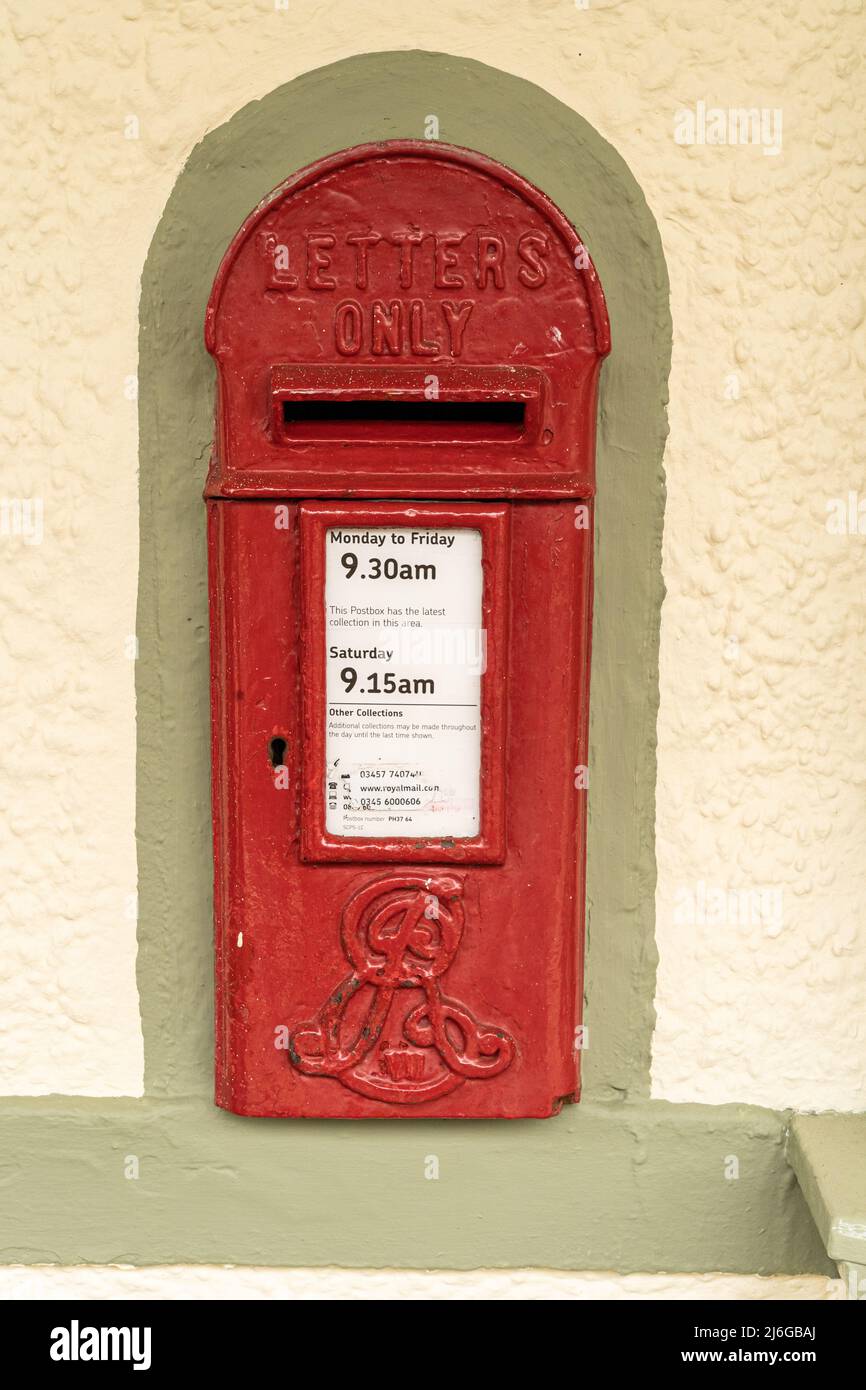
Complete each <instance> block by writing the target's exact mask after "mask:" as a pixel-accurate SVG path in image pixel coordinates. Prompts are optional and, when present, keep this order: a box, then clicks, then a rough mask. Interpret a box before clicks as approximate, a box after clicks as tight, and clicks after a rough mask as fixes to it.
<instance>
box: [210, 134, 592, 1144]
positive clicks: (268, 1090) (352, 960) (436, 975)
mask: <svg viewBox="0 0 866 1390" xmlns="http://www.w3.org/2000/svg"><path fill="white" fill-rule="evenodd" d="M206 339H207V345H208V348H209V350H210V351H211V352H212V353H213V355H214V357H215V358H216V361H217V366H218V374H219V395H218V408H217V429H216V439H215V444H214V452H213V457H212V461H211V469H210V474H209V478H208V485H207V496H208V538H209V577H210V596H211V598H210V607H211V672H212V674H211V692H212V711H213V738H212V754H213V815H214V855H215V917H216V955H217V1058H216V1098H217V1102H218V1104H220V1105H222V1106H224V1107H226V1108H228V1109H231V1110H234V1111H236V1112H237V1113H240V1114H247V1115H270V1116H323V1117H348V1118H353V1117H358V1118H361V1117H393V1118H410V1117H418V1116H442V1117H497V1116H502V1117H509V1118H518V1117H524V1116H526V1117H529V1116H539V1117H540V1116H546V1115H549V1114H552V1113H555V1112H556V1110H557V1109H558V1108H559V1106H560V1105H561V1103H562V1101H563V1099H576V1097H577V1094H578V1089H579V1075H578V1063H579V1051H578V1050H577V1049H576V1032H577V1028H578V1025H579V1023H580V1017H581V1000H582V959H583V905H584V857H585V829H586V812H585V796H586V792H585V790H584V789H583V784H584V779H583V778H581V777H580V776H576V769H577V768H580V767H583V766H584V765H585V764H586V762H587V725H588V708H589V706H588V697H589V691H588V674H589V654H590V633H591V598H592V536H593V531H592V500H591V499H592V495H593V491H594V440H595V411H596V389H597V378H598V369H599V365H600V360H601V358H602V356H603V355H604V354H605V353H606V352H607V351H608V347H609V337H608V326H607V318H606V313H605V309H604V301H603V297H602V294H601V289H600V286H599V284H598V280H597V278H596V276H595V272H594V270H593V268H592V265H591V263H590V262H589V259H588V257H587V256H586V253H585V252H584V251H583V248H582V246H581V244H580V241H579V239H578V238H577V236H576V234H575V232H574V230H573V229H572V228H571V227H570V225H569V224H568V223H567V221H566V220H565V218H564V217H563V215H562V214H561V213H560V212H559V211H558V210H557V209H556V208H555V207H554V206H553V205H552V204H551V203H550V202H549V200H548V199H547V198H545V197H544V195H543V194H541V193H539V192H538V190H536V189H534V188H532V186H531V185H529V184H528V183H526V182H525V181H524V180H522V179H521V178H519V177H518V176H517V175H515V174H513V173H512V172H511V171H509V170H507V169H504V168H503V167H502V166H500V165H498V164H496V163H494V162H493V161H491V160H488V159H486V158H485V157H484V156H481V155H477V154H473V153H471V152H469V151H464V150H456V149H452V148H450V147H448V146H443V145H432V144H427V143H416V142H388V143H386V144H382V145H376V146H363V147H359V148H357V149H354V150H349V151H345V152H343V153H342V154H339V155H334V156H331V157H329V158H328V159H326V160H323V161H321V162H320V163H318V164H317V165H314V166H312V167H311V168H310V169H307V170H303V171H302V172H301V173H299V174H297V175H295V176H294V177H293V178H291V179H289V180H288V181H287V182H286V183H285V184H284V185H282V186H281V188H279V189H277V190H276V191H275V193H273V194H272V195H271V196H270V197H269V198H267V199H265V201H264V202H263V203H262V205H261V206H260V207H259V208H258V209H257V210H256V211H255V212H254V213H253V214H252V215H251V216H250V217H249V218H248V219H247V222H246V223H245V224H244V226H243V227H242V228H241V230H240V231H239V233H238V235H237V236H236V238H235V240H234V241H233V243H232V245H231V247H230V248H229V250H228V252H227V253H226V256H225V258H224V260H223V263H222V266H221V267H220V270H219V273H218V275H217V278H216V281H215V283H214V289H213V293H212V296H211V302H210V305H209V307H208V315H207V325H206ZM431 376H432V377H433V379H434V381H435V385H436V390H437V392H438V395H435V396H434V397H433V399H439V400H442V401H445V402H457V403H465V402H473V401H474V402H482V403H484V402H487V403H489V402H493V403H497V404H500V403H502V402H511V403H516V404H517V405H519V407H520V409H521V411H522V412H523V413H522V416H521V417H520V423H518V424H517V425H515V424H514V423H513V419H514V417H509V418H508V419H506V420H505V422H504V423H503V420H502V418H501V417H497V416H496V415H495V412H494V413H493V414H490V415H483V416H482V417H481V418H480V420H476V421H473V420H469V422H468V423H466V422H465V421H464V420H462V419H461V417H460V416H459V413H458V414H457V415H447V416H446V420H445V423H444V424H439V423H437V422H436V421H435V419H432V420H431V419H430V418H426V417H425V418H421V417H420V416H416V417H415V418H412V417H411V415H410V417H409V418H408V419H405V418H403V417H402V416H401V415H400V413H399V412H398V413H397V415H396V417H395V418H393V419H388V418H387V417H385V416H383V417H382V418H381V419H379V420H378V421H377V420H372V421H367V420H364V419H363V418H362V419H360V420H351V421H349V422H348V423H347V422H346V421H345V419H344V418H343V417H339V418H338V419H337V420H336V422H335V421H334V420H333V419H332V420H330V421H329V422H326V423H325V424H324V425H322V424H321V422H320V421H319V420H317V418H316V417H315V416H313V417H312V418H310V417H308V416H306V417H305V416H304V414H303V412H296V407H297V405H298V403H299V402H301V403H303V402H305V401H309V400H315V401H319V402H321V401H323V400H324V401H337V402H344V401H353V402H356V401H386V402H398V403H402V402H406V401H410V402H411V401H419V400H429V399H431V396H430V394H429V386H430V378H431ZM313 499H328V500H327V502H323V501H315V500H313ZM359 499H370V500H366V501H365V500H359ZM411 499H424V500H423V501H420V500H419V501H413V500H411ZM277 517H279V520H277ZM335 523H336V524H346V525H349V526H351V525H356V526H376V525H378V526H382V525H389V526H394V525H396V526H399V525H401V524H405V525H407V526H412V527H418V526H424V525H427V526H438V527H442V528H448V529H453V528H458V527H460V526H470V527H472V528H473V529H474V530H480V531H481V534H482V547H483V549H482V564H483V580H484V598H483V605H484V621H485V626H486V628H487V636H488V665H487V669H486V672H485V674H484V676H483V678H482V754H481V828H480V832H479V834H478V835H477V836H475V837H473V838H472V839H466V840H460V839H457V840H450V841H444V840H441V841H434V840H419V839H414V840H408V839H406V840H400V839H396V838H392V839H388V840H387V841H369V840H366V841H357V840H351V839H345V840H343V839H341V838H340V837H337V836H334V835H330V836H329V835H328V834H327V833H326V832H325V829H324V817H323V806H324V758H323V738H324V708H325V688H324V679H325V673H324V659H323V649H324V629H323V612H324V594H323V578H324V576H323V537H324V530H325V528H326V527H327V526H328V525H334V524H335ZM274 739H279V740H282V741H284V743H285V750H286V751H285V759H284V761H285V768H284V769H283V772H284V774H285V775H284V776H282V777H280V778H277V777H275V769H274V767H273V766H272V762H271V756H270V752H269V750H271V748H272V741H273V740H274ZM576 784H579V785H576ZM431 903H432V904H434V906H433V907H432V908H431V906H430V904H431Z"/></svg>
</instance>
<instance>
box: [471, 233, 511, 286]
mask: <svg viewBox="0 0 866 1390" xmlns="http://www.w3.org/2000/svg"><path fill="white" fill-rule="evenodd" d="M504 260H505V242H504V241H503V240H502V237H501V236H496V235H495V234H494V233H493V232H479V233H478V256H477V261H476V266H475V280H476V283H477V285H478V288H479V289H480V290H483V289H484V288H485V286H486V285H487V282H488V280H489V279H490V276H491V275H492V276H493V283H494V285H495V286H496V288H497V289H498V290H501V289H504V288H505V271H504V270H503V268H502V266H503V262H504Z"/></svg>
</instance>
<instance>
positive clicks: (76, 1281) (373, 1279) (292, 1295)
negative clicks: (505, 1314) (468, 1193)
mask: <svg viewBox="0 0 866 1390" xmlns="http://www.w3.org/2000/svg"><path fill="white" fill-rule="evenodd" d="M844 1297H845V1286H844V1285H843V1283H842V1281H841V1280H840V1279H822V1278H820V1277H819V1276H818V1275H801V1276H798V1277H787V1278H785V1277H779V1278H773V1279H762V1278H760V1277H759V1276H758V1275H746V1274H595V1273H590V1274H585V1273H580V1274H561V1273H557V1272H556V1271H554V1270H537V1269H514V1270H485V1269H479V1270H474V1271H473V1272H472V1273H465V1272H457V1271H450V1270H445V1271H439V1272H437V1273H433V1272H426V1271H420V1270H379V1269H249V1268H248V1269H236V1268H235V1269H229V1268H223V1267H220V1268H215V1267H212V1266H195V1267H192V1266H189V1265H187V1266H183V1265H168V1266H164V1267H161V1268H158V1269H121V1268H119V1267H117V1266H109V1267H107V1268H90V1269H69V1268H63V1267H62V1266H57V1265H55V1266H41V1267H36V1268H33V1267H32V1266H31V1267H29V1268H25V1267H23V1266H20V1265H19V1266H17V1267H15V1266H13V1267H11V1268H7V1269H0V1298H2V1299H35V1298H39V1299H44V1298H58V1299H67V1298H68V1299H79V1298H84V1299H91V1298H96V1299H98V1298H111V1299H116V1298H160V1299H162V1298H183V1299H202V1298H225V1299H257V1300H261V1299H269V1298H285V1299H292V1300H296V1299H301V1300H303V1299H329V1300H330V1299H341V1300H352V1301H357V1300H358V1299H376V1300H379V1299H399V1300H400V1301H401V1302H407V1301H408V1302H411V1301H415V1300H422V1301H424V1302H427V1301H429V1300H435V1301H443V1300H449V1301H450V1300H454V1299H459V1300H470V1299H473V1300H474V1299H495V1300H496V1301H497V1302H502V1301H513V1300H515V1299H519V1300H521V1301H535V1300H544V1301H545V1302H550V1301H554V1300H555V1301H560V1300H565V1299H568V1300H570V1301H571V1300H574V1301H582V1300H584V1299H593V1300H599V1299H603V1300H604V1301H605V1302H619V1301H620V1300H626V1299H628V1300H637V1299H641V1300H645V1299H664V1300H665V1301H670V1300H680V1299H688V1300H691V1299H701V1300H710V1299H736V1300H749V1301H757V1300H764V1299H772V1300H774V1301H775V1300H782V1299H784V1300H809V1301H810V1302H814V1301H815V1300H821V1301H825V1300H826V1301H837V1300H840V1299H843V1298H844Z"/></svg>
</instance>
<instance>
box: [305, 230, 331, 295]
mask: <svg viewBox="0 0 866 1390" xmlns="http://www.w3.org/2000/svg"><path fill="white" fill-rule="evenodd" d="M336 244H337V238H336V237H335V236H332V235H331V233H330V232H315V233H310V235H309V236H308V237H307V284H308V285H309V287H310V289H311V290H335V289H336V288H337V282H336V280H335V279H334V277H333V276H332V275H323V274H322V271H323V270H327V269H328V266H329V265H330V264H331V257H330V256H329V255H328V252H329V251H331V250H333V248H334V247H335V246H336Z"/></svg>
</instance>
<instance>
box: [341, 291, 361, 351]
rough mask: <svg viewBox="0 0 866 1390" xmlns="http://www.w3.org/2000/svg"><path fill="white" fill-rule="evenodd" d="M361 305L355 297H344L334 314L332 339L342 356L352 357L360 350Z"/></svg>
mask: <svg viewBox="0 0 866 1390" xmlns="http://www.w3.org/2000/svg"><path fill="white" fill-rule="evenodd" d="M362 323H363V316H362V313H361V306H360V304H359V303H358V302H357V300H355V299H344V300H343V302H342V304H338V305H337V312H336V314H335V315H334V341H335V342H336V344H337V351H338V352H341V353H342V354H343V356H344V357H354V355H355V353H356V352H360V350H361V325H362Z"/></svg>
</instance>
